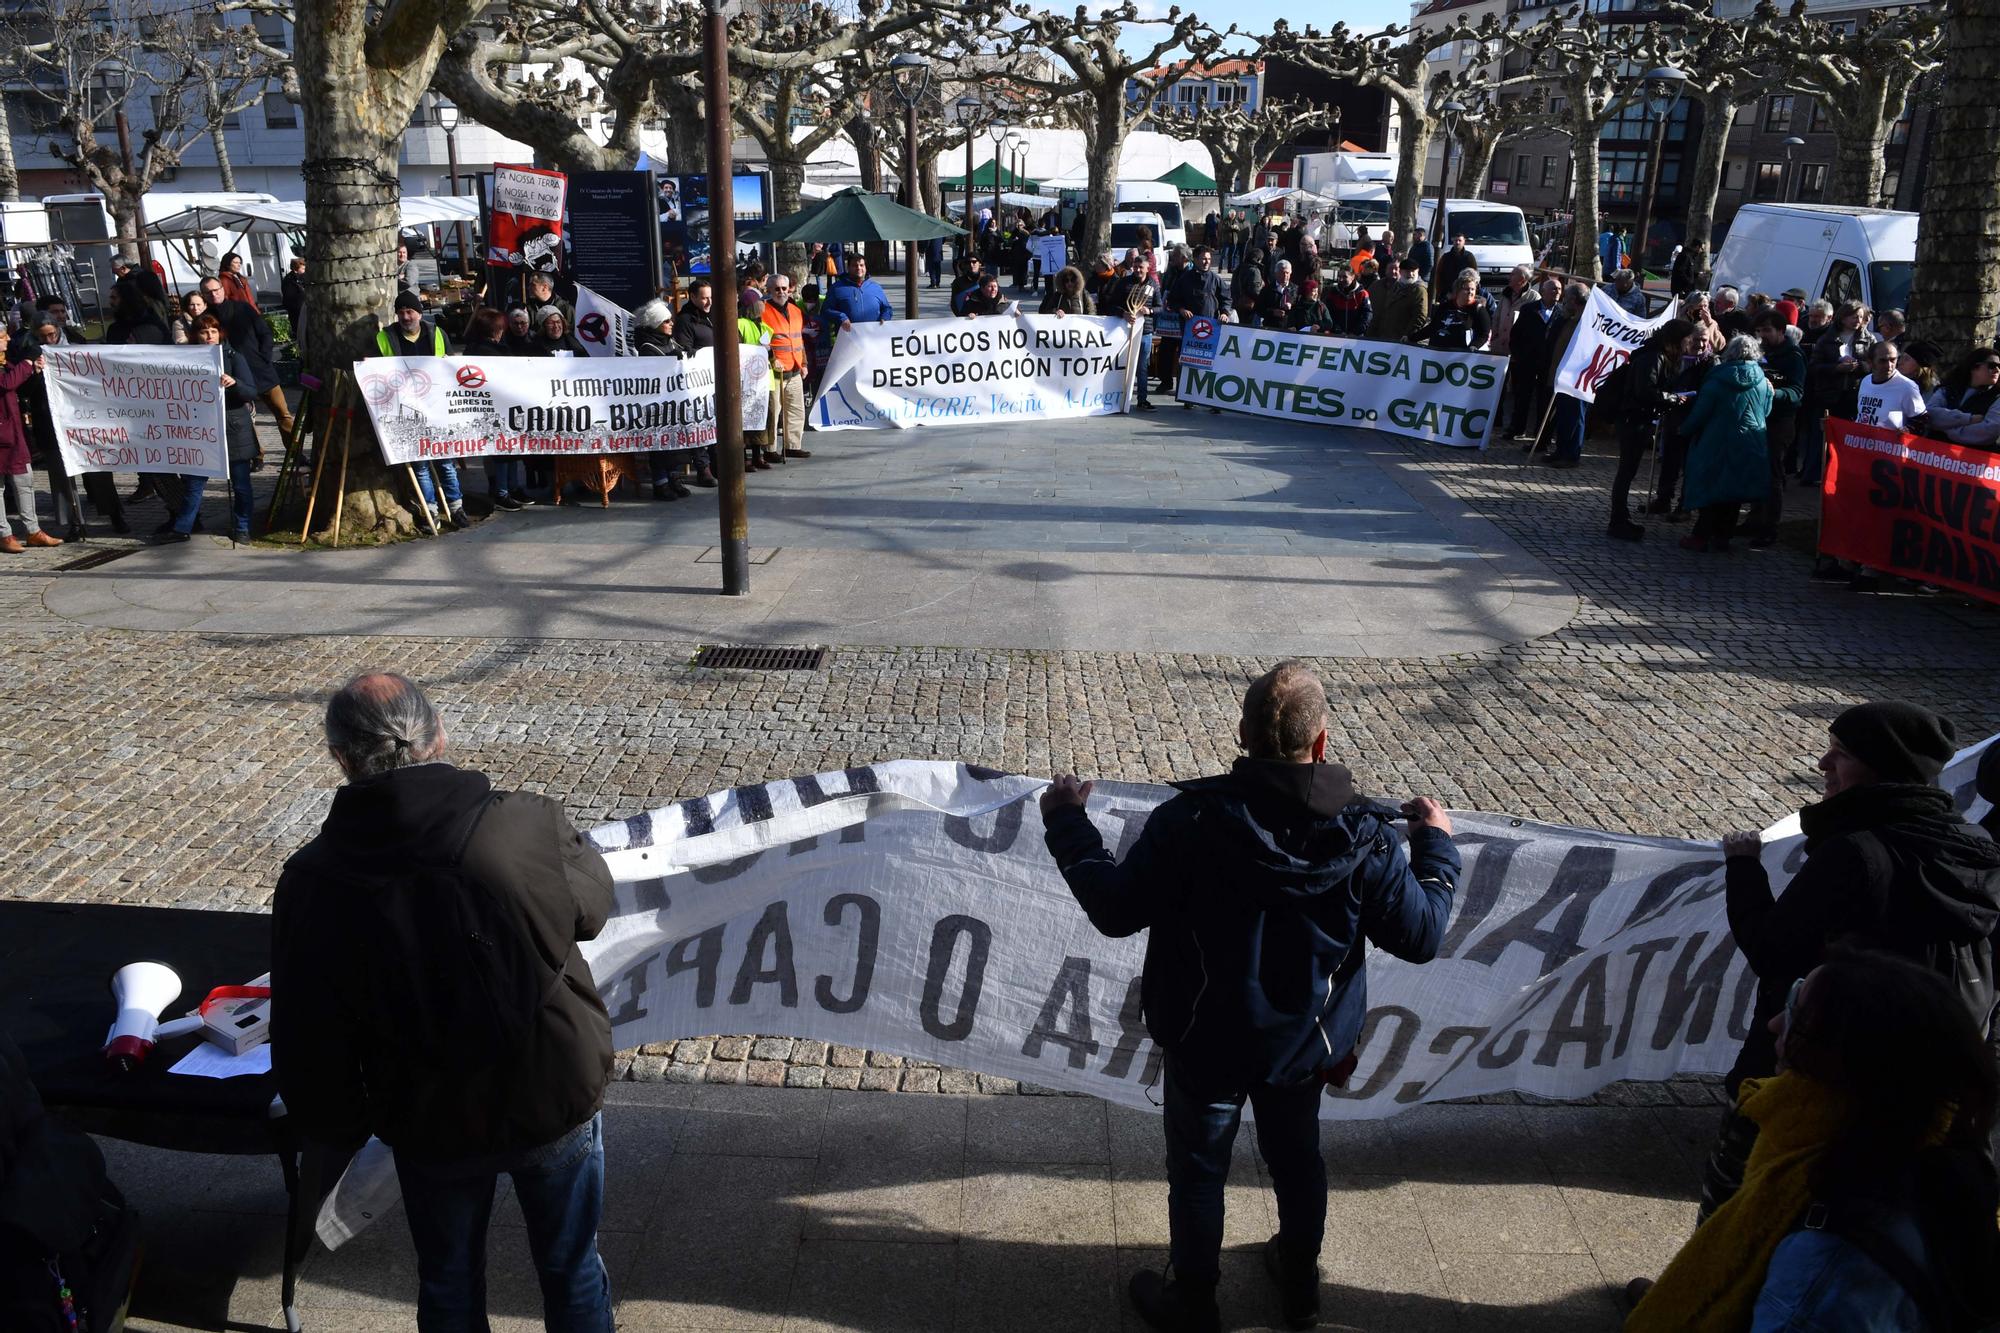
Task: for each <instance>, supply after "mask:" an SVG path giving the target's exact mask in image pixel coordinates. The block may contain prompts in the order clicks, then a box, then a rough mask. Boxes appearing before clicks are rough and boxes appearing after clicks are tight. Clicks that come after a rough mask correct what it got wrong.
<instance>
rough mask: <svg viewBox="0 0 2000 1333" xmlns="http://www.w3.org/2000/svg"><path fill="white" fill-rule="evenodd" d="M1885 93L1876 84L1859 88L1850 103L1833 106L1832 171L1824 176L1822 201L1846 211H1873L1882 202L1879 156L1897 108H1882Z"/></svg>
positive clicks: (1887, 137) (1887, 141) (1881, 168)
mask: <svg viewBox="0 0 2000 1333" xmlns="http://www.w3.org/2000/svg"><path fill="white" fill-rule="evenodd" d="M1886 93H1887V90H1886V89H1885V88H1883V86H1882V85H1881V84H1880V83H1875V82H1870V83H1867V84H1863V85H1862V88H1861V90H1859V92H1858V94H1857V96H1855V97H1854V99H1853V100H1851V101H1849V102H1847V103H1845V104H1844V105H1843V104H1838V103H1836V104H1833V105H1830V106H1829V107H1828V110H1829V111H1831V112H1832V113H1833V133H1834V150H1833V170H1832V171H1831V172H1829V173H1828V175H1827V182H1826V201H1827V202H1828V203H1829V204H1841V205H1845V206H1847V207H1849V208H1873V207H1875V205H1876V204H1877V203H1878V202H1880V200H1881V198H1882V170H1883V167H1882V154H1883V151H1884V150H1885V149H1886V148H1887V147H1888V143H1889V128H1890V125H1891V124H1892V122H1894V120H1895V119H1896V115H1897V114H1898V113H1900V112H1901V111H1902V108H1901V107H1896V108H1893V109H1891V108H1887V107H1885V106H1884V105H1883V102H1884V101H1885V99H1886Z"/></svg>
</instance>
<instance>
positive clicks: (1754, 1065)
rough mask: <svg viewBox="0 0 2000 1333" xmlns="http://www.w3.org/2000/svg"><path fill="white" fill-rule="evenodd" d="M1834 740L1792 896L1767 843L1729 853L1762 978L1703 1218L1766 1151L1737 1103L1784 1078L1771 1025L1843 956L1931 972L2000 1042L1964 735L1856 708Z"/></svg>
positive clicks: (1986, 858)
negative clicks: (1957, 786) (1810, 979)
mask: <svg viewBox="0 0 2000 1333" xmlns="http://www.w3.org/2000/svg"><path fill="white" fill-rule="evenodd" d="M1827 730H1828V732H1829V733H1830V739H1829V741H1828V744H1827V748H1826V753H1825V754H1823V755H1821V756H1820V759H1819V771H1820V773H1821V775H1822V776H1823V777H1824V779H1825V791H1826V797H1825V799H1824V800H1821V801H1817V802H1815V803H1814V804H1812V805H1809V806H1807V807H1805V809H1803V810H1801V811H1800V812H1799V828H1800V831H1801V832H1803V833H1804V835H1805V860H1804V861H1803V862H1802V863H1801V864H1800V865H1799V868H1798V870H1797V871H1796V872H1794V873H1793V875H1792V878H1791V883H1790V884H1789V885H1787V886H1786V888H1785V892H1784V894H1783V896H1781V897H1776V898H1774V897H1773V896H1772V893H1771V878H1770V875H1769V873H1768V872H1767V871H1766V869H1765V866H1764V863H1763V855H1762V854H1763V839H1762V836H1761V835H1759V834H1756V833H1732V834H1730V835H1728V836H1727V837H1725V838H1724V839H1723V840H1722V850H1723V854H1724V855H1725V857H1726V858H1727V862H1726V871H1725V884H1726V888H1727V894H1728V909H1729V930H1730V934H1731V935H1732V936H1733V937H1734V938H1735V941H1736V947H1737V948H1738V949H1740V950H1742V952H1743V957H1744V959H1745V961H1747V962H1748V963H1749V965H1750V969H1751V971H1752V972H1754V973H1755V974H1756V976H1757V1005H1756V1010H1755V1013H1754V1015H1753V1016H1752V1018H1751V1022H1750V1033H1749V1036H1748V1037H1746V1038H1745V1039H1744V1042H1743V1049H1742V1050H1741V1051H1740V1052H1739V1053H1738V1054H1737V1057H1736V1063H1735V1065H1734V1066H1733V1067H1732V1068H1731V1069H1730V1071H1729V1080H1728V1088H1729V1094H1730V1097H1731V1098H1732V1102H1731V1106H1730V1109H1729V1111H1728V1113H1727V1114H1726V1115H1725V1117H1724V1120H1723V1127H1722V1133H1721V1136H1720V1137H1719V1139H1718V1140H1717V1142H1716V1145H1715V1148H1714V1150H1713V1152H1712V1153H1711V1154H1710V1157H1709V1162H1708V1169H1707V1172H1706V1175H1705V1177H1704V1179H1703V1181H1702V1193H1701V1216H1702V1217H1703V1218H1706V1217H1707V1216H1708V1215H1709V1214H1710V1213H1712V1212H1714V1211H1715V1209H1717V1208H1718V1207H1720V1206H1721V1205H1722V1204H1723V1203H1724V1202H1726V1201H1727V1200H1728V1198H1729V1196H1730V1195H1731V1194H1733V1193H1734V1192H1735V1191H1736V1188H1737V1187H1738V1186H1739V1185H1740V1184H1741V1183H1742V1180H1743V1166H1744V1163H1745V1162H1747V1161H1748V1160H1749V1155H1750V1148H1751V1146H1752V1145H1753V1144H1754V1142H1755V1141H1756V1137H1757V1127H1756V1125H1755V1124H1754V1123H1752V1122H1751V1121H1749V1120H1747V1119H1745V1118H1744V1117H1743V1116H1742V1115H1740V1114H1739V1113H1738V1110H1737V1106H1736V1103H1735V1101H1734V1100H1733V1099H1735V1098H1736V1097H1737V1095H1738V1090H1739V1089H1740V1088H1741V1086H1742V1084H1743V1081H1744V1080H1745V1079H1760V1078H1768V1077H1770V1076H1771V1075H1773V1074H1775V1073H1776V1072H1777V1070H1778V1050H1777V1039H1776V1037H1775V1036H1774V1035H1773V1033H1772V1031H1771V1021H1772V1020H1773V1019H1775V1018H1776V1017H1777V1016H1778V1015H1779V1014H1781V1013H1783V1012H1784V1011H1785V1008H1786V1005H1787V1003H1788V1001H1789V999H1790V996H1791V994H1792V988H1793V986H1794V985H1795V984H1796V983H1797V982H1798V981H1799V980H1801V979H1802V978H1803V977H1805V975H1806V974H1807V973H1809V972H1811V971H1812V970H1813V969H1814V968H1815V967H1818V966H1819V965H1820V964H1821V963H1823V962H1825V961H1826V957H1827V953H1828V950H1829V949H1831V948H1832V947H1833V946H1834V945H1836V944H1846V945H1852V946H1858V947H1861V948H1866V949H1879V950H1882V951H1884V952H1886V953H1893V954H1898V955H1900V956H1902V957H1904V958H1908V959H1910V960H1911V961H1913V962H1916V963H1920V964H1922V965H1923V966H1925V967H1928V968H1930V969H1931V970H1933V971H1935V972H1937V973H1939V974H1940V975H1941V976H1943V977H1944V978H1945V980H1947V981H1949V982H1950V983H1951V984H1952V985H1953V987H1954V988H1955V989H1956V990H1957V991H1958V993H1959V995H1960V997H1961V998H1963V999H1964V1001H1965V1004H1966V1007H1967V1009H1968V1010H1969V1011H1970V1013H1971V1014H1972V1016H1973V1019H1974V1021H1975V1022H1977V1023H1978V1024H1979V1030H1980V1031H1981V1032H1982V1033H1986V1032H1989V1031H1990V1029H1991V1021H1992V1018H1993V1005H1994V976H1993V973H1994V962H1993V934H1994V931H1995V928H1996V927H2000V846H1996V845H1995V843H1994V841H1993V838H1992V837H1991V836H1990V835H1989V834H1988V833H1987V832H1986V830H1984V829H1982V828H1980V827H1979V826H1977V825H1975V824H1971V823H1968V822H1967V821H1966V820H1965V818H1964V816H1962V815H1961V814H1960V813H1959V812H1958V810H1957V808H1956V806H1955V804H1954V803H1953V800H1952V796H1951V793H1950V792H1947V791H1945V790H1943V789H1942V788H1941V787H1939V786H1938V779H1939V777H1940V776H1941V775H1942V774H1943V772H1944V766H1945V764H1946V763H1947V762H1949V761H1950V759H1951V757H1952V755H1953V754H1954V753H1956V751H1957V732H1956V730H1955V729H1954V728H1953V727H1952V724H1951V723H1950V722H1949V721H1948V720H1946V719H1945V718H1942V717H1939V716H1938V715H1937V714H1935V713H1933V712H1931V711H1930V710H1929V709H1926V708H1920V707H1918V706H1917V705H1915V704H1910V703H1901V702H1894V701H1892V702H1886V703H1868V704H1860V705H1857V706H1856V707H1853V708H1850V709H1848V710H1847V711H1846V712H1844V713H1842V714H1841V715H1840V716H1839V717H1837V718H1835V719H1834V720H1833V723H1832V725H1831V726H1829V727H1828V728H1827Z"/></svg>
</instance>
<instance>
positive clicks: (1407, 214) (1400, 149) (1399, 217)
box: [1389, 94, 1444, 276]
mask: <svg viewBox="0 0 2000 1333" xmlns="http://www.w3.org/2000/svg"><path fill="white" fill-rule="evenodd" d="M1392 95H1393V94H1392ZM1396 105H1397V107H1398V108H1399V109H1400V110H1401V111H1402V113H1403V141H1402V143H1401V144H1399V145H1398V146H1397V149H1396V181H1395V188H1394V189H1393V190H1391V191H1390V194H1389V227H1390V230H1392V231H1394V232H1395V233H1396V236H1397V238H1398V239H1399V240H1400V241H1401V242H1402V244H1403V249H1404V250H1405V251H1407V250H1408V249H1409V248H1410V242H1412V241H1414V240H1415V239H1416V235H1417V202H1418V200H1420V199H1422V198H1423V194H1424V159H1425V158H1427V157H1429V156H1430V151H1431V121H1430V117H1429V116H1428V115H1427V114H1425V111H1424V108H1423V106H1422V105H1421V104H1420V103H1413V102H1410V101H1406V100H1404V99H1403V98H1400V97H1398V98H1397V99H1396ZM1432 244H1433V245H1434V246H1436V248H1437V250H1438V251H1439V252H1440V253H1442V252H1443V249H1444V247H1443V246H1440V245H1437V243H1436V241H1435V240H1433V242H1432ZM1424 276H1428V275H1424Z"/></svg>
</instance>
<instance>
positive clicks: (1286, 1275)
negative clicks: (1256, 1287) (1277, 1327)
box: [1264, 1236, 1319, 1328]
mask: <svg viewBox="0 0 2000 1333" xmlns="http://www.w3.org/2000/svg"><path fill="white" fill-rule="evenodd" d="M1264 1271H1265V1272H1266V1273H1269V1274H1270V1275H1271V1281H1273V1282H1275V1283H1277V1284H1278V1306H1279V1308H1280V1309H1282V1310H1283V1311H1284V1313H1285V1322H1286V1323H1287V1324H1290V1325H1291V1326H1292V1327H1293V1328H1311V1327H1313V1326H1314V1325H1315V1324H1317V1323H1319V1261H1318V1260H1317V1259H1307V1258H1302V1257H1300V1256H1298V1255H1295V1254H1291V1253H1289V1252H1288V1251H1286V1249H1285V1248H1284V1246H1282V1245H1280V1244H1279V1243H1278V1238H1277V1237H1276V1236H1273V1237H1271V1239H1269V1240H1267V1241H1265V1242H1264Z"/></svg>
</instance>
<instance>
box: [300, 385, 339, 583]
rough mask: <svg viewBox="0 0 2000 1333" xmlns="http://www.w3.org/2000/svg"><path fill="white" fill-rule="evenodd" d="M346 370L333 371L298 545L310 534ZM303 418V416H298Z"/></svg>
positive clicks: (330, 446) (330, 451) (304, 541)
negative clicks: (324, 430) (320, 439)
mask: <svg viewBox="0 0 2000 1333" xmlns="http://www.w3.org/2000/svg"><path fill="white" fill-rule="evenodd" d="M346 378H347V372H346V371H345V370H336V371H334V372H333V393H332V395H331V396H330V397H329V398H328V399H327V408H326V438H325V439H323V440H322V441H321V442H320V448H319V449H318V451H317V454H318V456H317V457H316V458H314V459H313V474H312V486H311V488H310V489H309V490H307V491H306V516H305V518H304V520H302V521H301V522H300V524H299V545H301V546H304V545H305V544H306V541H307V539H308V538H309V537H310V536H311V534H312V521H313V506H314V505H315V504H317V503H318V502H319V483H320V478H321V477H322V476H324V475H325V474H326V458H327V455H328V454H330V453H332V452H333V422H334V418H335V417H337V416H339V415H340V390H341V386H342V385H343V384H344V383H345V382H346ZM299 419H300V420H303V419H304V418H303V416H301V417H300V418H299Z"/></svg>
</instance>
